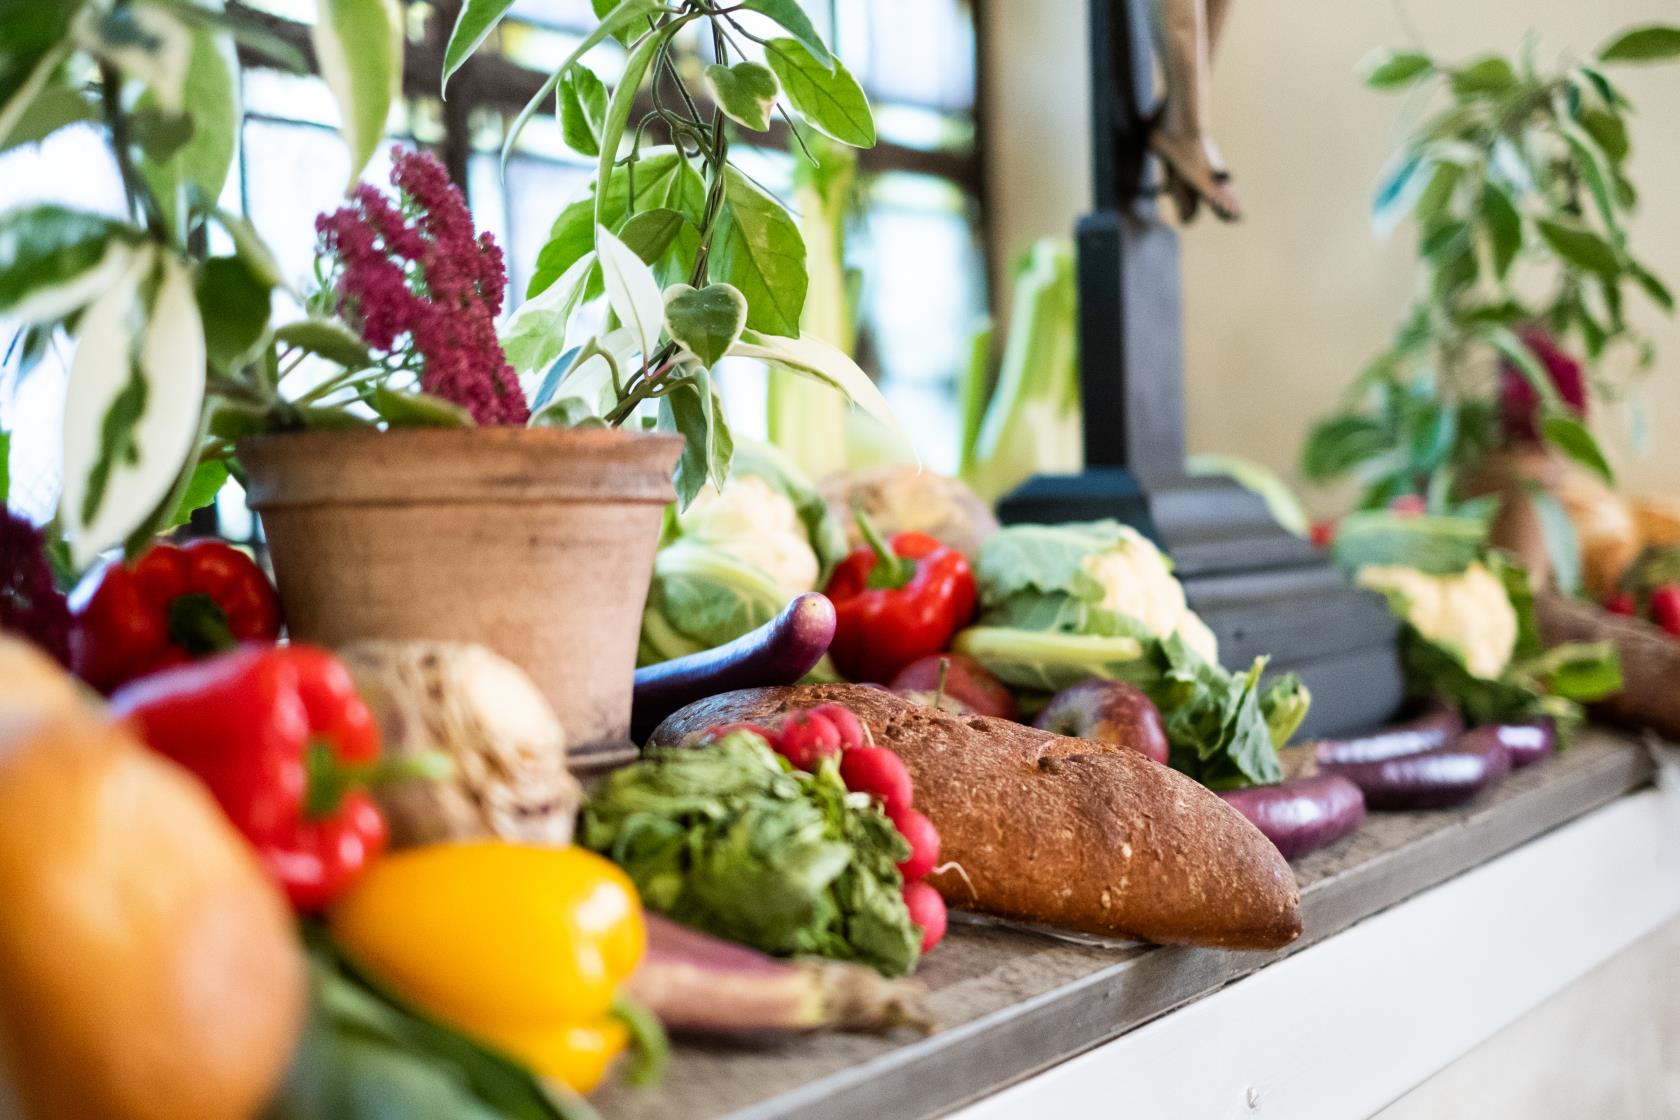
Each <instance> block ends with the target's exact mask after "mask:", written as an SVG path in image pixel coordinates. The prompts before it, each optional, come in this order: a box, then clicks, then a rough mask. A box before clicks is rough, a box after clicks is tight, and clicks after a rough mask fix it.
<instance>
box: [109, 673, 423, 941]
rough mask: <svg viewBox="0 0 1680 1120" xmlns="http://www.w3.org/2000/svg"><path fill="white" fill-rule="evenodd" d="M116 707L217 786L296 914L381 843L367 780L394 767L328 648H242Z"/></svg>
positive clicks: (316, 906) (125, 695)
mask: <svg viewBox="0 0 1680 1120" xmlns="http://www.w3.org/2000/svg"><path fill="white" fill-rule="evenodd" d="M111 708H112V710H113V711H114V712H115V713H116V714H118V715H120V716H125V717H127V718H128V719H129V721H130V722H131V724H132V725H133V726H134V727H135V729H136V730H137V732H138V733H139V735H140V737H141V738H142V739H143V740H144V741H145V742H147V743H148V744H150V745H151V747H152V748H153V749H154V750H157V751H158V752H159V753H161V754H164V755H167V756H168V757H169V758H171V759H174V760H175V761H176V762H178V763H180V764H181V765H182V766H184V767H186V768H187V769H188V770H190V771H192V772H193V773H194V774H196V775H197V776H198V777H199V779H200V780H202V781H203V782H204V784H205V785H206V786H208V787H209V789H210V792H211V793H212V794H213V795H214V796H215V798H216V801H217V802H218V803H219V804H220V805H221V807H222V810H223V811H224V812H225V813H226V814H227V816H228V818H229V819H230V820H231V821H232V822H233V824H234V826H235V827H236V828H238V829H239V831H240V832H241V833H243V834H244V835H245V837H246V839H248V840H250V842H251V844H252V846H253V847H255V848H256V850H257V854H258V856H259V857H260V858H261V859H262V862H263V863H264V864H265V865H266V866H267V868H268V870H269V873H270V874H271V875H273V876H274V878H275V879H276V880H277V881H278V882H279V883H280V885H281V886H282V887H284V888H285V891H286V894H287V896H288V897H289V898H290V899H291V901H292V905H293V906H294V907H296V908H297V909H298V910H301V911H305V912H312V911H316V910H320V909H322V908H324V907H326V906H327V905H328V904H329V903H331V902H332V901H333V900H334V899H336V898H337V897H338V896H339V895H341V894H343V893H344V891H345V890H346V889H347V888H348V887H349V886H350V884H351V883H352V882H353V881H354V880H355V878H356V876H357V875H359V874H360V873H361V871H362V869H363V868H364V867H365V866H366V865H367V864H368V863H369V862H371V861H372V860H373V859H374V858H375V857H376V856H378V855H379V853H380V852H381V851H383V850H384V847H385V839H386V828H385V818H384V816H383V815H382V814H381V812H380V810H379V808H378V806H377V805H375V804H374V802H373V800H372V799H371V798H370V797H369V796H368V794H367V792H366V790H365V787H366V786H367V785H368V784H370V782H373V781H376V780H379V779H381V778H385V777H389V776H391V775H390V771H391V770H392V769H393V767H389V766H383V767H382V766H381V764H380V762H379V730H378V727H377V725H376V724H375V722H374V719H373V716H372V714H371V713H370V712H369V711H368V707H367V705H366V704H364V703H363V702H362V700H361V698H360V697H359V696H357V695H356V690H355V686H354V684H353V682H352V680H351V677H350V673H349V670H347V669H346V668H345V667H344V665H343V664H342V663H341V662H340V661H339V660H338V659H337V658H336V657H334V656H333V655H332V654H330V653H328V652H327V651H325V650H322V649H315V648H313V647H310V646H299V645H289V646H269V647H261V646H248V647H244V648H241V649H239V650H236V651H234V652H232V653H228V654H224V655H222V656H220V657H215V658H212V659H210V660H208V661H202V662H198V663H195V664H191V665H181V666H176V667H174V668H171V669H165V670H163V671H161V672H158V673H153V674H151V675H149V676H147V677H144V678H142V679H140V680H137V681H135V682H133V683H132V684H130V685H128V686H127V687H125V688H123V689H120V690H119V691H118V692H117V694H116V695H115V696H113V697H112V698H111ZM409 774H410V775H411V774H412V769H410V770H409Z"/></svg>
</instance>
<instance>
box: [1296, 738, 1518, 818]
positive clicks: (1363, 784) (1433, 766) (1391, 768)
mask: <svg viewBox="0 0 1680 1120" xmlns="http://www.w3.org/2000/svg"><path fill="white" fill-rule="evenodd" d="M1489 730H1493V729H1488V728H1483V729H1481V730H1478V731H1472V732H1470V733H1468V734H1465V735H1461V736H1459V737H1458V738H1457V739H1455V740H1454V741H1453V742H1452V743H1451V744H1450V745H1448V746H1444V747H1436V748H1435V749H1433V750H1426V751H1417V752H1414V753H1412V754H1402V755H1396V756H1393V757H1388V758H1380V759H1377V760H1374V761H1369V762H1325V761H1323V760H1320V762H1319V769H1320V770H1321V771H1323V772H1324V773H1327V774H1340V775H1342V776H1343V777H1345V778H1348V779H1349V780H1351V781H1352V782H1353V783H1354V784H1355V785H1357V786H1358V787H1359V788H1360V789H1361V790H1363V791H1364V793H1365V804H1366V806H1367V807H1369V808H1372V809H1396V810H1405V809H1444V808H1447V807H1449V806H1453V805H1462V804H1463V803H1464V802H1466V801H1469V800H1471V799H1472V798H1474V797H1475V796H1476V795H1477V794H1479V793H1481V792H1482V791H1483V790H1485V789H1488V788H1490V787H1491V786H1494V785H1497V784H1498V783H1499V782H1500V781H1501V780H1502V779H1503V778H1504V777H1505V775H1507V774H1509V773H1510V772H1511V751H1510V748H1509V747H1507V746H1506V745H1505V743H1504V742H1503V741H1502V740H1501V739H1500V737H1499V736H1498V735H1497V734H1484V733H1483V732H1486V731H1489Z"/></svg>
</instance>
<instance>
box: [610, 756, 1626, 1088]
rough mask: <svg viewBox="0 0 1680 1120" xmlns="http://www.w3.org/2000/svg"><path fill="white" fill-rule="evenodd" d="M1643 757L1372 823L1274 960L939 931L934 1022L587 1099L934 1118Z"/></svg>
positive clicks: (1412, 882) (1328, 923) (728, 1057)
mask: <svg viewBox="0 0 1680 1120" xmlns="http://www.w3.org/2000/svg"><path fill="white" fill-rule="evenodd" d="M1653 769H1654V768H1653V763H1652V760H1651V757H1650V754H1649V752H1648V750H1647V749H1646V748H1644V747H1642V746H1640V745H1639V744H1638V743H1636V742H1634V741H1632V740H1630V739H1627V738H1624V737H1621V736H1618V735H1615V734H1613V733H1610V732H1606V731H1602V730H1597V729H1590V730H1588V731H1586V732H1584V733H1583V734H1582V735H1581V736H1580V737H1579V738H1578V739H1577V740H1576V742H1575V743H1574V744H1573V745H1572V746H1571V747H1570V748H1569V749H1568V750H1567V751H1566V752H1564V753H1563V754H1561V755H1559V756H1557V757H1555V758H1552V759H1550V760H1548V761H1547V762H1545V763H1543V764H1542V765H1540V766H1537V767H1534V768H1532V769H1530V770H1526V771H1519V772H1517V773H1515V774H1513V775H1512V776H1511V777H1510V778H1509V779H1507V780H1506V781H1505V783H1504V784H1503V785H1501V786H1500V787H1499V788H1498V789H1496V790H1494V791H1493V793H1492V794H1490V795H1489V796H1487V797H1485V798H1483V799H1482V800H1480V801H1478V802H1476V803H1474V804H1472V805H1469V806H1467V807H1465V808H1462V809H1457V810H1447V811H1438V812H1427V813H1375V814H1372V815H1371V817H1370V818H1369V819H1368V820H1367V822H1366V824H1365V826H1364V828H1362V829H1361V830H1360V831H1359V832H1358V833H1356V834H1354V835H1353V836H1350V837H1348V838H1347V839H1346V840H1343V841H1341V842H1340V843H1338V844H1335V845H1332V846H1331V847H1329V848H1325V849H1322V850H1320V851H1318V852H1314V853H1313V854H1312V855H1310V856H1307V857H1306V858H1305V859H1302V860H1300V861H1298V862H1297V863H1296V864H1295V871H1296V875H1297V877H1298V878H1299V879H1300V881H1301V888H1302V908H1303V911H1304V916H1305V920H1306V931H1305V933H1304V934H1303V935H1302V937H1301V938H1300V940H1299V941H1297V942H1296V943H1295V944H1294V945H1292V946H1290V947H1289V948H1288V949H1285V950H1283V951H1281V952H1278V953H1237V952H1227V951H1221V950H1209V949H1183V948H1173V947H1166V948H1162V947H1153V946H1132V947H1124V948H1103V947H1097V946H1090V945H1080V944H1074V943H1072V942H1068V941H1063V940H1060V939H1055V938H1051V937H1046V936H1042V935H1038V934H1032V933H1027V932H1022V931H1017V930H1013V929H1004V928H997V927H988V926H976V925H968V924H963V923H960V922H957V921H953V923H952V926H951V932H950V934H949V935H948V936H947V937H946V939H945V941H944V943H943V944H942V945H941V946H940V947H939V949H938V950H937V951H935V952H934V953H933V954H932V955H930V956H929V958H928V960H927V963H926V964H925V965H923V967H922V968H921V970H920V972H919V973H918V976H919V977H920V978H921V979H922V980H923V982H924V983H926V984H927V986H928V988H929V991H930V999H929V1004H930V1007H931V1009H932V1011H933V1013H934V1015H935V1016H936V1017H937V1019H938V1021H939V1023H940V1025H941V1028H942V1029H941V1030H940V1031H939V1032H938V1033H935V1034H933V1035H930V1036H928V1037H925V1038H922V1037H918V1036H916V1035H914V1034H909V1033H903V1032H900V1033H896V1034H894V1035H891V1036H889V1037H885V1038H881V1037H874V1036H869V1035H843V1034H826V1035H813V1036H808V1037H803V1038H790V1039H785V1040H781V1041H778V1042H772V1043H769V1044H762V1043H761V1044H745V1043H741V1044H735V1043H704V1044H696V1043H683V1044H681V1045H678V1046H676V1047H675V1049H674V1052H673V1055H672V1061H671V1064H670V1066H669V1068H668V1070H667V1072H666V1075H665V1079H664V1082H663V1084H662V1085H661V1086H659V1087H658V1088H655V1089H652V1090H636V1089H631V1088H627V1087H624V1086H622V1085H614V1086H612V1087H610V1088H608V1089H605V1090H603V1091H602V1092H600V1093H598V1094H596V1096H595V1097H593V1098H592V1103H593V1104H594V1105H595V1106H596V1107H597V1108H598V1109H599V1111H600V1112H601V1115H602V1117H603V1118H604V1120H643V1118H648V1120H652V1118H656V1117H657V1118H662V1120H669V1118H674V1117H683V1118H684V1120H702V1118H711V1117H729V1118H730V1120H768V1118H771V1117H798V1118H800V1120H826V1118H829V1117H834V1118H842V1117H843V1118H845V1120H856V1118H857V1117H860V1116H867V1117H871V1118H877V1117H879V1118H882V1120H887V1118H891V1117H922V1116H934V1115H938V1114H940V1113H943V1112H947V1111H949V1110H951V1109H953V1108H955V1107H957V1106H959V1105H961V1104H963V1103H965V1102H967V1101H971V1100H973V1099H975V1098H977V1097H980V1096H983V1095H985V1094H987V1093H990V1092H994V1091H996V1090H997V1089H1000V1088H1002V1087H1004V1086H1006V1085H1008V1084H1010V1083H1012V1082H1015V1081H1018V1080H1020V1079H1022V1078H1024V1077H1027V1076H1030V1075H1031V1074H1033V1073H1036V1072H1038V1071H1039V1070H1042V1069H1044V1068H1046V1067H1048V1066H1051V1065H1054V1064H1056V1063H1057V1062H1060V1061H1063V1060H1065V1059H1067V1058H1069V1057H1072V1056H1073V1055H1075V1054H1078V1053H1080V1052H1082V1051H1085V1050H1088V1049H1090V1048H1091V1047H1093V1046H1096V1045H1099V1044H1101V1043H1103V1042H1106V1041H1108V1040H1110V1039H1112V1038H1115V1037H1117V1036H1118V1035H1121V1034H1124V1033H1125V1032H1126V1031H1128V1030H1131V1029H1132V1028H1133V1027H1136V1026H1139V1025H1141V1024H1142V1023H1145V1022H1147V1021H1149V1020H1150V1019H1153V1018H1155V1017H1157V1016H1159V1015H1161V1014H1163V1013H1165V1012H1168V1011H1171V1010H1173V1009H1174V1008H1177V1007H1181V1006H1183V1005H1184V1004H1187V1003H1190V1002H1191V1001H1193V1000H1196V999H1199V998H1201V997H1202V996H1205V995H1208V994H1209V993H1211V992H1214V991H1216V990H1218V989H1219V988H1220V987H1222V986H1223V985H1225V984H1227V983H1229V982H1230V981H1232V980H1235V979H1237V978H1239V977H1241V976H1244V975H1246V974H1248V973H1250V972H1253V971H1255V970H1257V969H1260V968H1264V967H1265V966H1266V965H1268V964H1270V963H1272V962H1273V961H1276V960H1279V959H1281V958H1282V957H1284V956H1287V955H1289V954H1290V953H1293V952H1296V951H1298V950H1300V949H1302V948H1304V947H1305V946H1307V945H1311V944H1313V943H1314V942H1316V941H1320V940H1322V939H1324V938H1326V937H1329V936H1332V935H1333V934H1335V933H1337V932H1339V931H1341V930H1343V929H1345V928H1347V927H1348V926H1350V925H1352V924H1353V923H1354V922H1357V921H1359V920H1360V919H1362V918H1365V917H1367V916H1369V915H1371V914H1374V913H1376V912H1378V911H1380V910H1383V909H1385V908H1387V907H1389V906H1391V905H1393V904H1395V903H1396V902H1399V901H1401V900H1403V899H1406V898H1408V897H1410V896H1411V895H1414V894H1416V893H1418V892H1419V891H1422V890H1425V889H1427V888H1428V887H1431V886H1433V885H1435V884H1437V883H1440V882H1443V881H1444V880H1446V879H1449V878H1451V877H1453V876H1454V875H1456V874H1458V873H1459V872H1461V871H1464V870H1466V869H1467V868H1470V867H1474V866H1476V865H1477V864H1480V863H1482V862H1484V861H1485V860H1488V859H1490V858H1492V857H1493V856H1495V855H1498V854H1499V853H1501V852H1505V851H1508V850H1510V849H1511V848H1514V847H1516V846H1518V845H1520V844H1522V843H1524V842H1525V841H1527V840H1530V839H1533V838H1534V837H1536V836H1538V835H1540V834H1541V833H1543V832H1546V831H1547V830H1549V829H1551V828H1554V827H1556V826H1557V825H1559V824H1562V823H1563V822H1565V821H1568V820H1572V819H1573V818H1575V817H1578V816H1580V815H1582V814H1583V813H1587V812H1589V811H1591V810H1593V809H1595V808H1597V807H1599V806H1601V805H1604V804H1605V803H1607V802H1609V801H1612V800H1614V799H1615V798H1617V797H1620V796H1621V795H1622V794H1624V793H1627V792H1628V791H1630V790H1632V789H1635V788H1637V787H1639V786H1641V785H1643V784H1645V783H1646V782H1648V781H1649V780H1650V778H1651V775H1652V773H1653Z"/></svg>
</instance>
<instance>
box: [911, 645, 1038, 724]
mask: <svg viewBox="0 0 1680 1120" xmlns="http://www.w3.org/2000/svg"><path fill="white" fill-rule="evenodd" d="M941 661H944V662H947V663H948V664H949V666H950V667H949V668H948V669H947V670H946V672H945V692H944V700H945V701H947V703H944V704H940V705H938V706H939V707H943V708H945V709H946V710H947V711H956V712H957V713H958V714H960V715H966V714H968V713H970V712H973V713H974V714H976V715H982V716H997V717H998V718H999V719H1014V718H1015V697H1013V696H1011V695H1010V694H1009V689H1007V688H1005V687H1004V685H1003V682H1002V681H1000V680H998V679H997V678H996V677H994V676H992V674H990V673H988V672H987V671H986V667H985V666H984V665H982V664H980V662H978V661H976V660H974V658H972V657H966V656H964V655H963V654H960V653H936V654H934V655H933V656H931V657H922V658H918V659H917V660H915V661H912V662H910V664H908V665H906V666H905V667H904V668H902V669H900V670H899V672H898V676H896V677H894V678H893V680H892V690H893V691H894V692H896V693H898V694H899V695H900V696H908V697H909V698H910V699H912V700H917V701H919V702H921V703H923V704H929V705H932V704H933V701H934V697H935V694H937V693H938V692H939V663H940V662H941ZM951 701H954V702H955V703H954V704H951V703H949V702H951Z"/></svg>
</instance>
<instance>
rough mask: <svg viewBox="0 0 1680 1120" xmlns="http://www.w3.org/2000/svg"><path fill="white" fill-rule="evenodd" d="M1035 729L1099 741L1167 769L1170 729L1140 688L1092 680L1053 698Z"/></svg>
mask: <svg viewBox="0 0 1680 1120" xmlns="http://www.w3.org/2000/svg"><path fill="white" fill-rule="evenodd" d="M1033 726H1034V727H1037V728H1040V729H1041V730H1044V731H1054V732H1055V733H1056V734H1058V735H1072V736H1074V737H1075V738H1079V739H1099V740H1101V741H1102V742H1104V743H1113V744H1115V745H1116V746H1120V747H1125V748H1126V749H1127V750H1133V751H1137V752H1138V753H1139V754H1141V755H1144V756H1145V757H1147V758H1152V759H1154V760H1155V761H1156V762H1159V763H1161V765H1163V766H1165V765H1166V762H1167V729H1166V726H1165V725H1164V724H1163V723H1162V722H1161V713H1160V711H1159V709H1157V708H1156V707H1155V705H1154V704H1152V703H1151V702H1150V700H1149V697H1147V696H1145V695H1144V694H1143V691H1142V690H1141V689H1139V688H1138V687H1137V686H1136V685H1130V684H1127V683H1126V682H1125V681H1110V680H1104V679H1102V678H1101V677H1092V678H1091V679H1090V680H1088V681H1081V682H1080V683H1079V684H1076V685H1074V686H1073V687H1071V688H1064V689H1062V691H1060V692H1058V693H1056V695H1055V696H1053V697H1051V698H1050V703H1048V704H1046V705H1045V707H1044V710H1043V711H1042V712H1040V713H1038V718H1037V719H1036V720H1034V721H1033Z"/></svg>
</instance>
